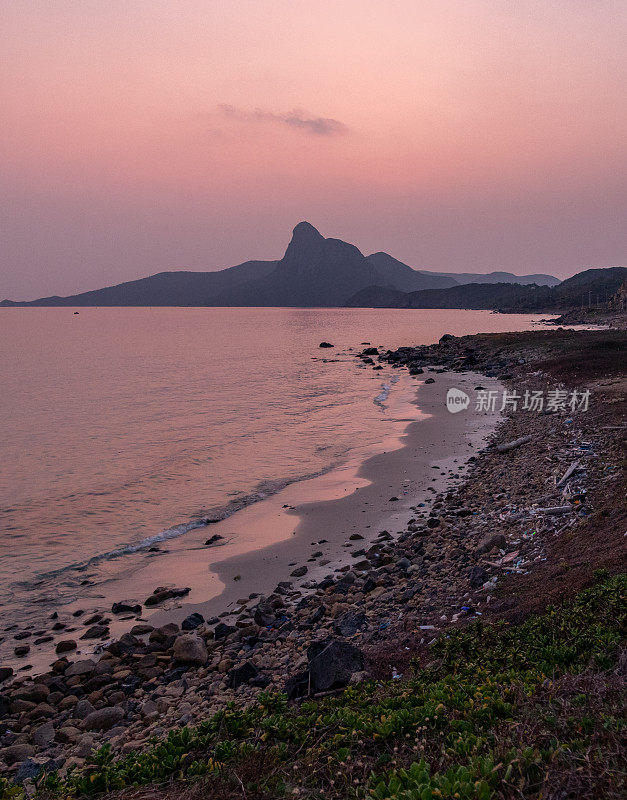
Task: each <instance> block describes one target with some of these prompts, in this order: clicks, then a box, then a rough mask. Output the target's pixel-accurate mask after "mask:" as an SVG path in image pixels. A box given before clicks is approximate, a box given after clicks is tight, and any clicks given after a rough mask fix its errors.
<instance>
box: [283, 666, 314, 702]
mask: <svg viewBox="0 0 627 800" xmlns="http://www.w3.org/2000/svg"><path fill="white" fill-rule="evenodd" d="M283 692H284V693H285V694H286V695H287V699H288V700H297V699H298V698H299V697H305V696H306V695H307V694H308V693H309V672H299V673H297V674H296V675H293V676H292V677H291V678H289V679H288V680H287V682H286V683H285V686H284V687H283Z"/></svg>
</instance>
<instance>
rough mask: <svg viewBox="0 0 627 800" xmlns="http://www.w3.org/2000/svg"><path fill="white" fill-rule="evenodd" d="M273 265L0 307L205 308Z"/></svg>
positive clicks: (160, 278)
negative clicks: (215, 298)
mask: <svg viewBox="0 0 627 800" xmlns="http://www.w3.org/2000/svg"><path fill="white" fill-rule="evenodd" d="M276 263H277V262H276V261H246V262H245V263H244V264H239V265H238V266H236V267H228V268H227V269H223V270H220V271H219V272H159V273H158V274H157V275H151V276H150V277H149V278H140V279H139V280H136V281H127V282H126V283H119V284H117V285H116V286H108V287H107V288H105V289H95V290H94V291H91V292H82V293H81V294H74V295H71V296H70V297H58V296H53V297H42V298H41V299H39V300H31V301H28V302H15V301H13V300H3V301H2V302H1V303H0V306H208V305H214V303H213V302H212V301H213V299H214V297H216V296H217V295H219V294H221V293H222V292H225V291H228V290H231V289H234V288H235V287H236V286H238V285H239V284H240V283H249V282H250V281H252V280H257V279H259V278H262V277H264V276H265V275H268V274H269V273H270V272H272V270H273V269H274V268H275V267H276Z"/></svg>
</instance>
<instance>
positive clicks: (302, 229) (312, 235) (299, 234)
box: [292, 222, 324, 241]
mask: <svg viewBox="0 0 627 800" xmlns="http://www.w3.org/2000/svg"><path fill="white" fill-rule="evenodd" d="M292 237H293V238H294V239H299V240H301V241H315V240H317V239H323V238H324V237H323V236H322V234H321V233H320V231H319V230H317V229H316V228H314V226H313V225H312V224H311V223H310V222H299V223H298V225H297V226H296V227H295V228H294V230H293V231H292Z"/></svg>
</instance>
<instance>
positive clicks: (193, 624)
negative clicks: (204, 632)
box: [181, 611, 205, 631]
mask: <svg viewBox="0 0 627 800" xmlns="http://www.w3.org/2000/svg"><path fill="white" fill-rule="evenodd" d="M204 621H205V618H204V617H203V615H202V614H199V613H198V612H197V611H194V613H193V614H190V615H189V616H188V617H185V619H184V620H183V622H182V623H181V628H182V629H183V630H184V631H193V630H195V629H196V628H199V627H200V626H201V625H202V624H203V622H204Z"/></svg>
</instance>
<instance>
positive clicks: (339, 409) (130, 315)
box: [0, 308, 541, 657]
mask: <svg viewBox="0 0 627 800" xmlns="http://www.w3.org/2000/svg"><path fill="white" fill-rule="evenodd" d="M539 324H541V323H540V321H539V317H537V316H529V315H501V314H494V313H490V312H486V311H451V310H416V309H398V310H397V309H328V308H326V309H319V308H307V309H302V308H300V309H295V308H280V309H278V308H81V309H74V308H12V309H2V310H1V311H0V342H1V345H0V374H1V375H2V390H1V392H0V432H1V433H0V618H1V621H0V657H1V655H2V652H3V650H5V651H6V649H7V648H8V647H10V648H12V647H13V643H12V640H11V634H10V631H11V630H12V626H13V625H16V624H19V625H24V624H26V623H27V622H28V623H29V624H30V625H31V626H33V625H35V626H36V625H37V624H38V623H39V621H40V620H43V619H44V618H45V617H46V616H49V615H50V613H51V612H52V611H54V609H55V608H58V607H60V606H63V605H64V604H68V603H71V602H74V601H75V600H76V599H77V597H80V592H81V586H82V581H83V576H84V572H85V569H86V568H87V567H89V571H90V579H91V580H92V582H93V580H94V575H95V576H96V578H95V579H96V580H97V576H98V565H99V564H104V563H105V562H106V564H107V573H108V574H109V575H111V570H112V569H113V570H115V565H114V564H113V565H112V562H115V561H116V559H120V557H121V556H123V555H128V554H129V553H134V552H141V551H142V550H146V549H148V548H150V547H151V546H155V545H156V544H157V543H159V542H163V541H165V540H168V539H171V538H174V537H179V536H184V535H185V534H186V532H188V531H189V530H191V529H192V528H195V527H198V526H199V525H204V524H205V521H206V520H207V519H216V518H222V517H224V516H226V515H229V514H233V513H237V510H238V509H241V508H242V507H244V506H246V505H249V504H251V503H254V502H256V501H258V500H261V499H263V498H265V497H268V496H269V495H271V494H273V493H275V492H277V491H278V490H280V489H281V488H282V487H284V486H286V485H287V484H288V483H291V482H294V481H299V480H303V479H306V478H310V477H312V476H315V475H319V474H321V473H323V472H325V471H328V470H331V469H333V468H334V467H336V466H338V465H340V464H342V462H343V461H345V460H346V459H348V458H349V457H350V454H351V453H352V452H354V451H355V450H358V449H367V447H368V446H369V445H372V444H375V443H376V442H378V441H381V440H383V439H384V438H385V437H386V434H387V432H388V430H389V425H388V422H389V415H388V407H389V404H390V401H391V398H393V396H394V393H395V392H398V391H401V388H400V387H401V385H403V386H407V384H406V383H404V384H403V383H402V382H400V381H398V375H396V374H392V373H393V371H391V370H389V369H388V370H387V371H381V372H379V371H376V370H373V369H372V367H371V366H364V365H363V364H362V362H361V361H360V360H359V359H357V358H356V354H358V353H359V352H360V351H361V350H362V349H363V348H364V347H365V346H367V345H371V346H379V347H381V348H384V349H387V348H391V349H393V348H396V347H398V346H401V345H412V344H414V345H415V344H429V343H432V342H436V341H437V340H438V339H439V338H440V337H441V336H442V335H443V334H444V333H450V334H453V335H463V334H471V333H477V332H481V331H508V330H526V329H530V328H532V327H535V326H538V325H539ZM322 341H327V342H329V343H331V344H333V347H330V348H320V347H319V345H320V343H321V342H322ZM403 390H404V391H406V388H405V389H403ZM7 629H8V631H9V632H7Z"/></svg>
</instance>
